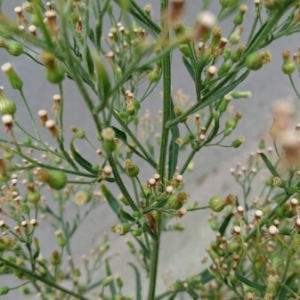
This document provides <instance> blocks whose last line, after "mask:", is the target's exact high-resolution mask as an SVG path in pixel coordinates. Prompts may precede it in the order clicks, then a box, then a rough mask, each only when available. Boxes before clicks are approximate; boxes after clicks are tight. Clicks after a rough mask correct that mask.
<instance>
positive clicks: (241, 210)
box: [237, 205, 245, 213]
mask: <svg viewBox="0 0 300 300" xmlns="http://www.w3.org/2000/svg"><path fill="white" fill-rule="evenodd" d="M244 210H245V209H244V207H243V206H241V205H240V206H238V207H237V211H238V212H240V213H242V212H244Z"/></svg>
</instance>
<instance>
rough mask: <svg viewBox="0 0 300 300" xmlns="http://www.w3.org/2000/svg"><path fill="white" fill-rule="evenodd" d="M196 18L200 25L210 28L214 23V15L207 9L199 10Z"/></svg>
mask: <svg viewBox="0 0 300 300" xmlns="http://www.w3.org/2000/svg"><path fill="white" fill-rule="evenodd" d="M197 20H198V22H199V23H200V24H201V25H203V26H205V27H207V28H212V27H213V26H214V25H215V24H216V17H215V15H214V14H212V13H211V12H208V11H203V12H200V13H199V14H198V16H197Z"/></svg>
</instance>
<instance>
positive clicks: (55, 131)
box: [45, 119, 59, 139]
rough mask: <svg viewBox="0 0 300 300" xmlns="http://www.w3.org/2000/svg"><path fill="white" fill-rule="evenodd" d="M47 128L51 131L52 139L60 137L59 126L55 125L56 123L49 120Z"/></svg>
mask: <svg viewBox="0 0 300 300" xmlns="http://www.w3.org/2000/svg"><path fill="white" fill-rule="evenodd" d="M45 126H46V128H48V129H49V131H50V133H51V135H52V137H53V138H55V139H57V138H58V136H59V130H58V128H57V126H56V125H55V121H54V120H50V119H49V120H47V121H46V123H45Z"/></svg>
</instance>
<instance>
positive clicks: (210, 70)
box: [206, 66, 218, 79]
mask: <svg viewBox="0 0 300 300" xmlns="http://www.w3.org/2000/svg"><path fill="white" fill-rule="evenodd" d="M217 72H218V69H217V67H215V66H210V67H209V68H208V69H207V75H206V77H207V79H212V78H213V77H214V76H215V74H216V73H217Z"/></svg>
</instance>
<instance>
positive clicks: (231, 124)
mask: <svg viewBox="0 0 300 300" xmlns="http://www.w3.org/2000/svg"><path fill="white" fill-rule="evenodd" d="M242 116H243V115H242V114H241V113H237V114H236V115H235V116H234V117H233V118H231V119H229V120H227V121H226V122H225V127H226V128H232V129H235V127H236V125H237V122H238V120H239V119H241V118H242Z"/></svg>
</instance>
